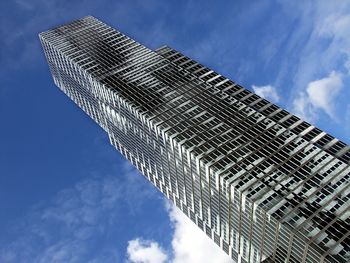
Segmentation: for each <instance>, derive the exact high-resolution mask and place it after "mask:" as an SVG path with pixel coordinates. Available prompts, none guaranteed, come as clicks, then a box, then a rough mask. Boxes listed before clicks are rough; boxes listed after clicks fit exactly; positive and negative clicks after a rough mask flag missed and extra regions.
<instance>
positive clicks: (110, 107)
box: [40, 16, 350, 263]
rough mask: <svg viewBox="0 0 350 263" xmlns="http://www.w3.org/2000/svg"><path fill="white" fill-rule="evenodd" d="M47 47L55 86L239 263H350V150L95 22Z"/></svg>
mask: <svg viewBox="0 0 350 263" xmlns="http://www.w3.org/2000/svg"><path fill="white" fill-rule="evenodd" d="M40 40H41V42H42V45H43V48H44V51H45V55H46V57H47V61H48V64H49V67H50V70H51V73H52V76H53V79H54V82H55V84H56V85H57V86H58V87H59V88H60V89H61V90H62V91H63V92H64V93H65V94H67V95H68V96H69V97H70V98H71V99H72V100H73V101H74V102H75V103H76V104H78V105H79V107H81V108H82V109H83V110H84V111H85V112H86V113H87V114H88V115H89V116H90V117H91V118H93V119H94V120H95V121H96V122H97V123H98V124H99V125H100V126H101V127H102V128H103V129H104V130H105V131H106V132H107V133H108V135H109V139H110V142H111V144H112V145H113V146H114V147H115V148H116V149H118V150H119V151H120V153H121V154H123V155H124V156H125V158H127V159H128V160H129V161H130V162H132V163H133V164H134V165H135V166H136V167H137V168H138V170H139V171H140V172H141V173H142V174H143V175H144V176H146V177H147V178H148V180H149V181H150V182H152V183H153V184H154V185H155V186H156V187H157V188H158V189H159V190H160V191H161V192H163V193H164V194H165V195H166V197H167V198H168V199H170V200H171V201H173V202H174V204H175V205H176V206H177V207H179V208H180V209H181V210H182V211H183V212H184V214H186V215H187V216H188V217H189V218H190V219H191V220H192V221H193V222H195V223H196V224H197V225H198V227H199V228H201V229H202V230H203V231H204V232H205V233H206V234H207V235H208V236H209V237H210V238H212V239H213V241H214V242H215V243H216V244H218V245H219V246H220V247H221V248H222V249H223V250H224V251H225V252H226V253H227V254H229V255H230V256H231V257H232V258H233V259H234V260H236V261H237V262H296V263H299V262H308V263H309V262H310V263H311V262H347V261H348V260H350V218H349V217H350V186H349V185H350V165H349V163H350V147H349V146H348V145H346V144H344V143H343V142H341V141H339V140H337V139H336V138H334V137H332V136H330V135H329V134H326V133H325V132H323V131H321V130H320V129H318V128H316V127H314V126H312V125H311V124H309V123H307V122H305V121H303V120H300V119H299V118H298V117H296V116H294V115H292V114H290V113H289V112H287V111H285V110H283V109H282V108H280V107H278V106H276V105H274V104H273V103H270V102H268V101H267V100H265V99H263V98H261V97H259V96H257V95H256V94H254V93H252V92H250V91H248V90H246V89H244V88H243V87H242V86H240V85H238V84H236V83H234V82H233V81H231V80H229V79H227V78H225V77H223V76H221V75H220V74H218V73H216V72H214V71H212V70H210V69H209V68H207V67H205V66H203V65H201V64H199V63H197V62H195V61H194V60H192V59H190V58H188V57H186V56H184V55H182V54H181V53H179V52H177V51H176V50H174V49H172V48H169V47H162V48H159V49H157V50H156V51H152V50H150V49H148V48H146V47H144V46H142V45H141V44H139V43H137V42H135V41H134V40H132V39H130V38H129V37H127V36H125V35H124V34H122V33H120V32H118V31H117V30H115V29H113V28H111V27H109V26H107V25H106V24H104V23H102V22H100V21H99V20H97V19H95V18H94V17H91V16H89V17H85V18H82V19H79V20H76V21H74V22H72V23H69V24H67V25H64V26H60V27H58V28H55V29H52V30H49V31H47V32H43V33H41V34H40Z"/></svg>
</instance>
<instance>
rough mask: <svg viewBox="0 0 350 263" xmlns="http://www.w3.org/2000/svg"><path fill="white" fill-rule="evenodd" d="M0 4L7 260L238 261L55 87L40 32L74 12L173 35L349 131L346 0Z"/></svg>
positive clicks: (1, 237) (236, 74)
mask: <svg viewBox="0 0 350 263" xmlns="http://www.w3.org/2000/svg"><path fill="white" fill-rule="evenodd" d="M0 10H1V11H2V15H1V16H0V34H1V36H2V37H1V39H0V46H1V49H0V62H1V69H0V118H1V129H0V211H1V213H0V262H26V263H28V262H107V263H108V262H141V263H143V262H144V263H162V262H173V263H177V262H185V263H186V262H213V259H214V258H215V262H230V261H229V260H228V259H227V257H226V256H225V255H224V254H223V253H221V251H219V250H218V249H217V248H216V247H215V246H214V245H212V243H211V242H210V241H209V240H208V239H207V238H206V237H205V236H204V235H201V233H200V232H196V229H195V228H194V226H193V225H192V224H191V223H190V222H188V221H187V219H186V218H184V217H183V216H182V215H181V214H180V213H179V212H178V211H177V210H175V209H174V208H172V207H171V206H169V205H168V204H167V203H166V202H165V200H164V199H163V197H162V195H161V194H160V193H158V192H157V191H156V190H155V189H154V188H153V187H152V185H151V184H150V183H148V182H147V181H146V179H144V178H143V177H142V176H140V175H139V174H138V173H137V171H135V170H134V169H133V168H132V167H131V166H130V165H129V164H128V162H126V161H125V160H124V159H123V158H122V157H121V156H120V155H119V154H118V153H117V152H116V151H115V150H114V149H113V148H112V146H110V145H109V143H108V139H107V136H106V134H105V133H104V132H103V131H102V129H101V128H99V127H98V126H97V125H96V124H95V123H94V122H93V121H92V120H91V119H90V118H89V117H87V116H86V115H85V114H84V113H83V112H82V111H81V110H80V109H79V108H78V107H77V106H75V105H74V103H72V102H71V101H70V100H69V99H68V98H67V97H66V96H65V95H64V94H63V93H62V92H61V91H59V89H58V88H56V87H55V86H54V84H53V81H52V79H51V76H50V73H49V71H48V67H47V64H46V61H45V59H44V56H43V52H42V49H41V46H40V43H39V40H38V36H37V35H38V33H39V32H41V31H45V30H47V29H49V28H52V27H54V26H58V25H60V24H63V23H66V22H69V21H71V20H74V19H76V18H79V17H82V16H85V15H93V16H96V17H97V18H99V19H101V20H102V21H104V22H106V23H107V24H109V25H111V26H113V27H115V28H117V29H118V30H120V31H122V32H123V33H125V34H127V35H129V36H130V37H132V38H134V39H136V40H137V41H138V42H141V43H142V44H144V45H146V46H148V47H150V48H157V47H159V46H162V45H164V44H167V45H169V46H171V47H173V48H175V49H177V50H179V51H181V52H183V53H184V54H186V55H188V56H190V57H192V58H194V59H196V60H198V61H200V62H201V63H203V64H204V65H207V66H209V67H211V68H213V69H214V70H216V71H217V72H219V73H221V74H223V75H225V76H227V77H229V78H231V79H233V80H235V81H237V82H238V83H240V84H242V85H243V86H245V87H246V88H248V89H251V90H255V91H256V92H257V93H258V94H260V95H262V96H265V97H267V98H268V99H270V100H273V101H275V102H276V103H277V104H278V105H280V106H282V107H284V108H286V109H288V110H289V111H291V112H293V113H295V114H297V115H299V116H302V117H304V118H306V119H307V120H309V121H310V122H311V123H313V124H315V125H317V126H319V127H320V128H321V129H323V130H325V131H326V132H329V133H330V134H332V135H334V136H336V137H338V138H339V139H341V140H343V141H345V142H346V143H349V142H350V101H349V98H350V89H349V83H350V75H349V74H350V2H349V1H336V0H334V1H277V0H276V1H232V2H230V3H229V1H156V0H150V1H141V0H140V1H126V0H125V1H107V0H101V1H90V0H84V1H58V0H32V1H24V0H17V1H8V0H4V1H1V2H0ZM190 252H191V253H190Z"/></svg>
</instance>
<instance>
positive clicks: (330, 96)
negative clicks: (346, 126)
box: [293, 71, 343, 122]
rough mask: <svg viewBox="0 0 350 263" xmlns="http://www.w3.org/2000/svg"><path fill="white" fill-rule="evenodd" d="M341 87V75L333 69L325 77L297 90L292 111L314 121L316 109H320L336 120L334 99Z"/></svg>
mask: <svg viewBox="0 0 350 263" xmlns="http://www.w3.org/2000/svg"><path fill="white" fill-rule="evenodd" d="M342 88H343V81H342V76H341V74H340V73H337V72H335V71H332V72H331V73H330V74H329V76H327V77H325V78H322V79H318V80H314V81H311V82H310V83H309V84H308V85H307V88H306V90H305V91H301V92H299V94H298V95H297V96H296V97H295V99H294V101H293V107H294V112H295V113H296V114H297V115H299V116H300V117H301V118H303V119H306V120H308V121H311V122H315V121H316V120H317V116H318V114H317V113H318V110H322V111H324V112H325V113H326V114H328V116H329V117H331V118H332V119H333V120H336V121H337V120H338V116H337V114H336V112H335V100H336V98H337V96H338V95H339V92H340V90H341V89H342Z"/></svg>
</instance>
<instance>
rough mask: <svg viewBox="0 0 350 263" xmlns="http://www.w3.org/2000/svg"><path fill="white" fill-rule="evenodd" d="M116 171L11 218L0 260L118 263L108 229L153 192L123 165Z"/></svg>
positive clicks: (79, 185)
mask: <svg viewBox="0 0 350 263" xmlns="http://www.w3.org/2000/svg"><path fill="white" fill-rule="evenodd" d="M118 170H119V173H120V174H119V175H118V177H117V176H106V177H92V178H89V179H86V180H83V181H81V182H79V183H77V184H76V185H75V186H74V187H71V188H67V189H65V190H62V191H61V192H59V193H58V194H57V195H56V196H55V198H54V199H53V200H51V201H48V202H46V203H45V204H41V205H38V206H37V207H35V208H33V209H32V210H31V211H30V212H29V213H28V214H27V215H26V216H25V217H24V218H22V219H19V220H17V222H15V223H14V224H13V226H12V228H13V229H12V230H11V232H12V236H13V239H12V240H9V242H8V243H7V244H3V245H2V247H1V249H0V262H2V263H12V262H16V263H21V262H23V263H24V262H25V263H31V262H38V263H41V262H42V263H47V262H53V263H55V262H57V263H61V262H104V263H105V262H113V263H115V262H119V258H120V256H119V255H118V253H119V252H118V246H117V242H116V241H117V240H116V239H113V238H112V239H111V235H112V232H113V231H117V230H118V226H119V224H120V223H121V222H123V220H124V219H125V218H124V217H125V216H128V215H129V216H130V211H134V210H135V209H137V207H140V204H144V203H145V202H147V200H150V199H152V198H155V195H154V193H155V191H154V189H153V188H145V187H144V184H142V183H141V182H140V180H141V177H140V175H138V174H137V172H136V171H135V170H134V169H133V168H131V167H130V166H129V165H126V166H124V167H118Z"/></svg>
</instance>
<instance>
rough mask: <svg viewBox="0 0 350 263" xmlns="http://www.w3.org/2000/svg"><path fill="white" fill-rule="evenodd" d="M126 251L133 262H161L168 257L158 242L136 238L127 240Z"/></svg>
mask: <svg viewBox="0 0 350 263" xmlns="http://www.w3.org/2000/svg"><path fill="white" fill-rule="evenodd" d="M127 252H128V257H129V259H130V260H131V262H133V263H163V262H165V261H166V260H167V258H168V257H167V255H166V254H165V252H164V251H163V249H162V248H160V246H159V245H158V243H156V242H154V241H149V240H140V239H138V238H137V239H134V240H131V241H129V243H128V248H127Z"/></svg>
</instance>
